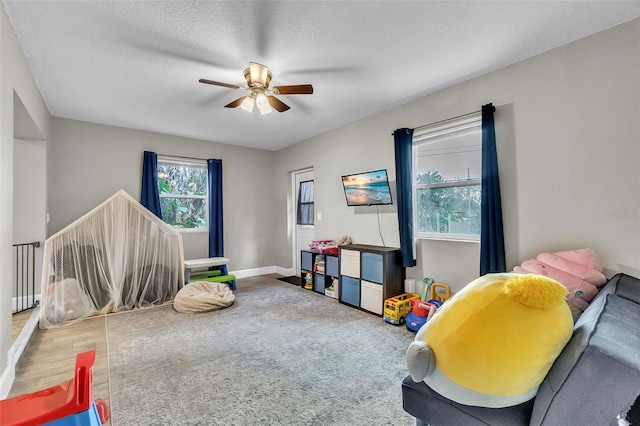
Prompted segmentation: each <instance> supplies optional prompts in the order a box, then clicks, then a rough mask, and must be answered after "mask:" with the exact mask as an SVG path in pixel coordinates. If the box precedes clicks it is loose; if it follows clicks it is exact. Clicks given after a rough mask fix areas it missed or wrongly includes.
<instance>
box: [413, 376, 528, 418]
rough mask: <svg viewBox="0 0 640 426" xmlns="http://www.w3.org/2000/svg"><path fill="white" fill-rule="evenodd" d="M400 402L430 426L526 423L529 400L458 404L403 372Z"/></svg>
mask: <svg viewBox="0 0 640 426" xmlns="http://www.w3.org/2000/svg"><path fill="white" fill-rule="evenodd" d="M402 405H403V408H404V410H405V411H406V412H407V413H409V414H411V415H412V416H414V417H416V418H417V419H422V420H423V421H424V423H425V424H429V425H430V426H439V425H447V426H450V425H465V426H473V425H484V426H486V425H492V426H519V425H528V424H529V418H530V417H531V410H532V408H533V400H529V401H527V402H524V403H522V404H518V405H514V406H511V407H505V408H486V407H474V406H471V405H462V404H458V403H457V402H454V401H451V400H450V399H447V398H445V397H443V396H442V395H440V394H439V393H437V392H436V391H434V390H433V389H431V388H430V387H429V386H427V385H426V383H424V382H423V381H420V382H414V381H413V379H412V378H411V376H407V377H406V378H405V379H404V381H403V382H402Z"/></svg>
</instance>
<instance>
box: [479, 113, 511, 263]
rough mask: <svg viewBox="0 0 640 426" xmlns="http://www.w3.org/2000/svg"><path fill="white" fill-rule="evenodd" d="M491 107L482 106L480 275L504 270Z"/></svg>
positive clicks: (500, 207)
mask: <svg viewBox="0 0 640 426" xmlns="http://www.w3.org/2000/svg"><path fill="white" fill-rule="evenodd" d="M494 111H495V108H494V106H493V104H487V105H483V106H482V198H481V199H482V206H481V213H480V217H481V225H480V275H481V276H482V275H485V274H489V273H493V272H505V271H506V270H507V267H506V262H505V255H504V231H503V227H502V202H501V200H500V178H499V176H498V154H497V151H496V130H495V126H494V122H493V112H494Z"/></svg>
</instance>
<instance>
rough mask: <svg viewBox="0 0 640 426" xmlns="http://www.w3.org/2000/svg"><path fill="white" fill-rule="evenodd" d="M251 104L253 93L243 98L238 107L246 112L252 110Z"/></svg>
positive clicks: (252, 102)
mask: <svg viewBox="0 0 640 426" xmlns="http://www.w3.org/2000/svg"><path fill="white" fill-rule="evenodd" d="M253 104H254V100H253V95H251V96H247V97H245V98H244V101H242V103H241V104H240V108H242V109H243V110H245V111H247V112H251V111H253Z"/></svg>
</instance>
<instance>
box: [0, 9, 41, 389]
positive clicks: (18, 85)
mask: <svg viewBox="0 0 640 426" xmlns="http://www.w3.org/2000/svg"><path fill="white" fill-rule="evenodd" d="M14 117H15V121H14ZM49 119H50V116H49V112H48V111H47V107H46V105H45V103H44V101H43V99H42V96H41V95H40V92H39V90H38V86H37V85H36V83H35V81H34V79H33V75H32V74H31V70H30V69H29V65H28V64H27V60H26V58H25V56H24V54H23V53H22V50H21V49H20V45H19V43H18V40H17V39H16V36H15V34H14V32H13V28H12V27H11V24H10V23H9V20H8V18H7V15H6V14H5V12H4V9H3V8H1V7H0V399H2V398H4V397H6V395H7V394H8V393H9V389H10V387H11V384H12V383H13V379H14V377H15V363H16V360H17V352H16V349H15V347H14V348H12V343H11V297H12V295H11V289H12V286H11V283H12V280H13V278H12V270H13V262H12V251H11V245H12V244H13V242H14V241H13V226H14V222H13V220H14V218H13V214H14V212H13V201H14V195H17V196H21V194H19V193H18V194H14V188H13V185H14V179H13V174H14V164H13V162H14V143H15V142H14V139H15V138H16V137H24V135H23V134H20V130H19V129H20V127H21V126H22V124H24V122H25V121H26V122H29V123H30V126H31V125H32V126H33V127H34V128H37V130H36V131H33V132H31V131H30V132H29V134H30V136H33V135H34V134H37V135H39V136H41V137H42V140H43V141H47V140H48V137H49ZM14 125H15V126H14ZM14 127H15V128H14ZM42 146H43V148H44V149H45V150H46V142H43V145H42ZM18 155H20V154H18ZM45 155H46V154H45ZM42 187H44V182H37V188H38V191H36V192H37V193H38V194H40V192H39V190H40V188H42ZM15 192H18V191H15ZM35 226H36V227H40V226H41V224H36V225H35ZM24 344H25V345H26V342H24ZM21 347H24V345H23V346H21Z"/></svg>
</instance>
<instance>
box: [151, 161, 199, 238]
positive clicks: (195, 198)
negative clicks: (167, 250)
mask: <svg viewBox="0 0 640 426" xmlns="http://www.w3.org/2000/svg"><path fill="white" fill-rule="evenodd" d="M207 188H208V172H207V164H206V162H204V161H203V162H201V163H200V162H196V161H179V160H174V159H168V158H161V157H160V156H159V157H158V191H159V193H160V207H161V209H162V219H163V220H164V221H165V222H167V223H168V224H170V225H172V226H173V227H174V228H177V229H180V230H203V231H204V230H207V229H208V223H207V219H208V216H209V215H208V208H209V206H208V202H207Z"/></svg>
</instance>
